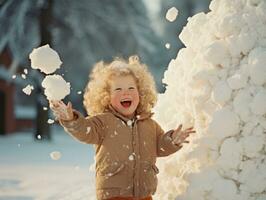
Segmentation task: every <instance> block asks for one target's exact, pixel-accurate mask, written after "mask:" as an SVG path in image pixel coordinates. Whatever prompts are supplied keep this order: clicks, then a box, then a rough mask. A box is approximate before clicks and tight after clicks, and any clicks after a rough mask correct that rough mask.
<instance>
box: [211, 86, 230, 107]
mask: <svg viewBox="0 0 266 200" xmlns="http://www.w3.org/2000/svg"><path fill="white" fill-rule="evenodd" d="M231 93H232V90H231V88H230V87H229V86H228V84H227V83H226V82H225V81H219V82H218V83H217V84H216V85H215V86H214V88H213V93H212V99H213V101H215V102H217V103H219V104H224V103H225V102H227V101H228V100H230V98H231Z"/></svg>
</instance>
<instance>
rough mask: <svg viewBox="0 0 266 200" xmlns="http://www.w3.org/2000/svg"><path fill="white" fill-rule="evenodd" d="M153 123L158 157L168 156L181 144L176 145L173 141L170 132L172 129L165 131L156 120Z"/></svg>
mask: <svg viewBox="0 0 266 200" xmlns="http://www.w3.org/2000/svg"><path fill="white" fill-rule="evenodd" d="M155 125H156V137H157V156H158V157H163V156H168V155H170V154H172V153H175V152H176V151H178V150H179V149H181V148H182V145H176V144H174V143H173V139H172V133H173V132H174V130H170V131H168V132H166V133H165V132H164V130H163V129H162V128H161V126H160V125H159V124H158V123H157V122H155Z"/></svg>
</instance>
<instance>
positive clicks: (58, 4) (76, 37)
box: [0, 0, 167, 123]
mask: <svg viewBox="0 0 266 200" xmlns="http://www.w3.org/2000/svg"><path fill="white" fill-rule="evenodd" d="M0 4H1V7H0V52H2V51H3V50H4V49H5V48H8V50H9V51H10V53H11V56H12V62H13V63H12V65H11V67H10V68H9V72H10V75H13V74H15V73H16V72H17V71H18V69H17V68H18V66H23V67H25V66H29V59H28V55H29V53H30V52H31V51H32V50H33V48H37V47H39V46H41V45H44V43H43V42H45V41H46V42H47V41H48V40H47V39H45V40H42V38H44V37H48V35H49V34H51V36H49V38H50V39H49V40H50V41H51V44H50V45H51V47H52V48H54V49H55V50H56V51H57V52H58V53H59V55H60V57H61V58H62V61H63V67H62V70H59V71H57V73H61V74H64V77H65V79H66V80H67V81H69V82H71V85H72V92H71V94H70V100H71V101H73V103H74V105H75V107H76V108H78V109H81V108H82V105H81V103H82V95H78V94H77V92H78V91H82V90H83V89H84V87H85V85H86V82H87V79H88V76H87V75H88V73H89V71H90V68H91V67H92V65H93V64H94V63H95V62H97V61H99V60H105V61H109V60H111V59H112V57H115V56H129V55H132V54H139V55H140V57H141V58H142V60H143V61H144V62H145V63H147V64H148V65H150V67H151V70H152V71H153V72H154V74H156V77H157V80H160V78H158V77H159V75H157V74H158V72H161V73H162V70H161V69H163V68H162V66H164V65H167V64H166V63H167V58H166V57H165V56H164V55H165V53H166V52H165V51H164V50H162V49H161V48H160V46H163V44H162V43H161V42H160V39H159V38H158V36H157V35H156V34H155V33H154V31H153V30H152V28H151V27H150V21H149V19H148V18H147V14H146V7H145V6H144V4H143V3H142V1H138V2H137V3H136V1H134V0H127V1H120V0H113V1H107V0H103V1H97V0H93V1H92V0H90V1H87V0H79V1H71V0H64V1H45V0H36V1H31V0H20V1H16V0H8V1H2V2H0ZM49 7H51V9H50V8H49ZM48 8H49V9H48ZM45 9H46V10H48V11H47V12H46V14H43V11H44V10H45ZM48 15H49V16H48ZM49 17H50V19H49ZM40 18H47V20H43V21H42V22H41V23H40ZM48 32H49V33H48ZM42 78H43V77H42V76H40V74H39V75H38V74H37V73H33V72H31V71H30V70H29V75H28V76H27V80H25V86H26V85H27V84H28V83H29V82H31V83H32V84H33V85H34V88H39V87H38V86H40V82H41V81H42V80H39V79H42ZM159 84H160V82H159V81H158V86H159ZM40 90H41V88H39V89H38V91H39V92H41V91H40ZM34 91H37V89H35V90H34ZM20 94H23V93H20ZM20 94H19V95H20ZM23 95H24V94H23ZM27 98H28V99H29V101H27V102H32V101H31V100H30V97H28V96H27ZM17 99H18V100H20V99H24V97H23V98H17ZM38 99H39V100H40V101H42V104H46V105H45V106H47V101H46V102H44V99H43V96H41V95H39V97H38ZM67 100H68V99H67ZM40 112H41V110H40ZM42 116H43V115H42V114H41V115H40V116H39V117H38V118H42ZM42 123H46V122H45V120H44V121H43V122H42Z"/></svg>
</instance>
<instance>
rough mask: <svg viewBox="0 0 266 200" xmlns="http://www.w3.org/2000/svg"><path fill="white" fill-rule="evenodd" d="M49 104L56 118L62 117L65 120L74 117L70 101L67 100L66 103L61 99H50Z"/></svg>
mask: <svg viewBox="0 0 266 200" xmlns="http://www.w3.org/2000/svg"><path fill="white" fill-rule="evenodd" d="M49 104H50V108H51V110H52V111H53V114H54V116H55V117H56V119H62V120H66V121H70V120H73V119H74V113H73V109H72V104H71V103H70V102H68V104H67V105H66V104H64V102H63V101H56V100H51V101H49Z"/></svg>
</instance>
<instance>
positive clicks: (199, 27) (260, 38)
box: [154, 0, 266, 200]
mask: <svg viewBox="0 0 266 200" xmlns="http://www.w3.org/2000/svg"><path fill="white" fill-rule="evenodd" d="M265 9H266V1H264V0H213V1H212V2H211V4H210V12H208V13H198V14H196V15H194V16H192V17H190V18H189V19H188V23H187V25H186V26H185V27H184V28H183V30H182V32H181V34H180V35H179V37H180V39H181V41H182V42H183V43H184V45H185V48H182V49H181V50H179V52H178V54H177V57H176V58H175V59H172V60H171V62H170V63H169V66H168V69H167V71H166V72H165V74H164V78H163V83H165V84H166V91H165V93H164V94H159V96H158V97H159V98H158V103H157V106H156V107H155V108H154V112H155V115H154V118H155V119H156V120H157V121H158V122H159V123H160V124H161V125H162V127H163V128H164V129H165V130H169V129H173V128H176V126H177V125H178V124H181V123H182V124H183V128H187V127H190V126H194V128H195V130H196V134H193V135H191V136H190V137H189V141H190V143H188V144H186V145H184V146H183V148H182V149H181V150H179V152H177V153H176V154H174V155H172V156H170V157H166V158H162V159H159V160H158V167H159V168H160V174H159V186H158V190H157V193H156V195H155V199H158V200H159V199H178V200H194V199H202V200H204V199H217V200H222V199H230V200H242V199H249V200H255V199H265V190H266V173H265V167H266V164H265V155H266V151H265V146H266V135H265V132H266V103H265V102H266V39H265V38H266V29H265V23H266V13H265ZM177 77H178V78H177ZM169 99H171V104H169ZM191 163H193V164H191ZM263 169H264V170H263ZM225 191H226V192H225Z"/></svg>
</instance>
